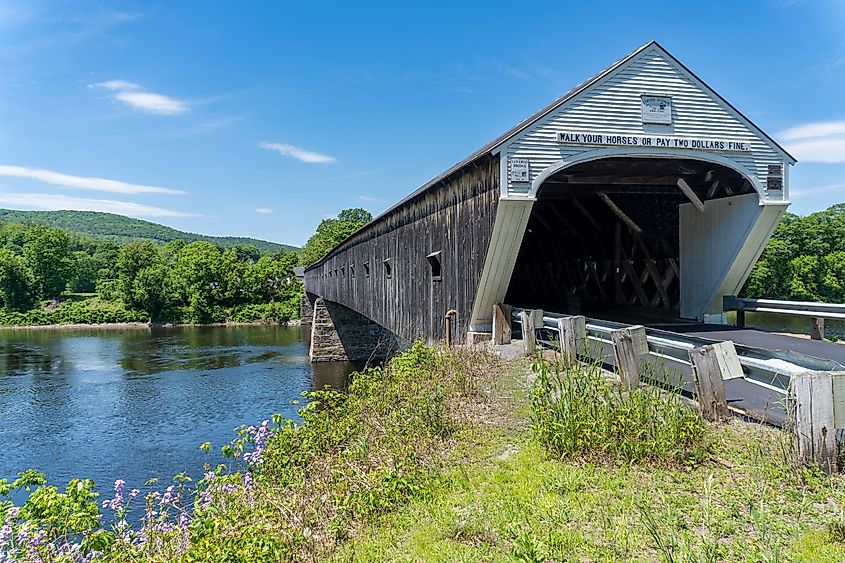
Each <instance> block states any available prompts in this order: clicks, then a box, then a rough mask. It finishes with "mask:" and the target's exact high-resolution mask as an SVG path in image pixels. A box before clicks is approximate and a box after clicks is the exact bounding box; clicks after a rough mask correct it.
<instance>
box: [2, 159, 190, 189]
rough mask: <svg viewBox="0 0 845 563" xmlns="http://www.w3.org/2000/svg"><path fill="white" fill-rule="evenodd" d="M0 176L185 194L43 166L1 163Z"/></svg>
mask: <svg viewBox="0 0 845 563" xmlns="http://www.w3.org/2000/svg"><path fill="white" fill-rule="evenodd" d="M0 176H13V177H16V178H30V179H33V180H38V181H40V182H44V183H46V184H55V185H57V186H65V187H68V188H79V189H83V190H96V191H100V192H112V193H116V194H184V193H185V192H183V191H181V190H173V189H170V188H161V187H158V186H145V185H142V184H130V183H128V182H121V181H120V180H109V179H107V178H94V177H89V176H71V175H70V174H62V173H61V172H53V171H52V170H43V169H41V168H27V167H25V166H9V165H0Z"/></svg>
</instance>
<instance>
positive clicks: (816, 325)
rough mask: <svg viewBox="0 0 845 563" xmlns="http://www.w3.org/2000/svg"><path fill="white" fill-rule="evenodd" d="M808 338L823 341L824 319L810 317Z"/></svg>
mask: <svg viewBox="0 0 845 563" xmlns="http://www.w3.org/2000/svg"><path fill="white" fill-rule="evenodd" d="M810 338H812V339H813V340H824V319H823V318H822V317H812V318H811V319H810Z"/></svg>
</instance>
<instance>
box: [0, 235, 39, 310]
mask: <svg viewBox="0 0 845 563" xmlns="http://www.w3.org/2000/svg"><path fill="white" fill-rule="evenodd" d="M34 293H35V278H34V276H33V275H32V270H30V269H29V268H28V267H27V265H26V264H25V263H24V261H23V259H21V257H20V256H16V255H15V253H14V252H12V251H11V250H9V249H7V248H2V249H0V300H2V305H3V307H4V308H5V309H7V310H14V311H19V310H22V309H28V308H29V307H31V306H32V303H33V301H34V298H35V295H34Z"/></svg>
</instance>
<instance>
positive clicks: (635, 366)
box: [610, 325, 648, 389]
mask: <svg viewBox="0 0 845 563" xmlns="http://www.w3.org/2000/svg"><path fill="white" fill-rule="evenodd" d="M610 338H611V340H612V341H613V354H614V357H615V358H616V371H617V372H618V373H619V380H620V382H621V383H622V386H623V387H626V388H628V389H634V388H635V387H636V386H637V385H639V383H640V366H639V361H640V356H642V355H644V354H648V340H646V333H645V327H644V326H642V325H635V326H629V327H627V328H620V329H618V330H612V331H610Z"/></svg>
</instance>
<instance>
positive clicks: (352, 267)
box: [349, 264, 355, 278]
mask: <svg viewBox="0 0 845 563" xmlns="http://www.w3.org/2000/svg"><path fill="white" fill-rule="evenodd" d="M349 277H350V278H354V277H355V264H350V265H349Z"/></svg>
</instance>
